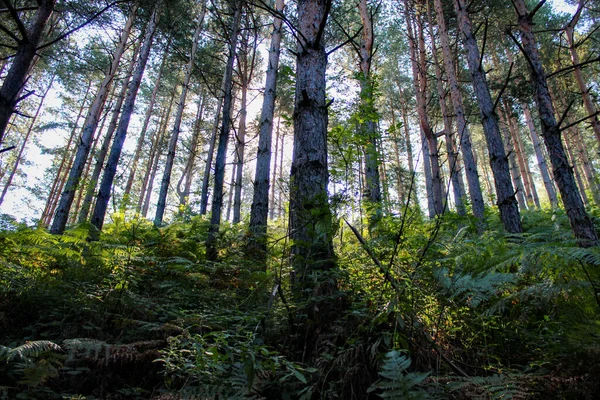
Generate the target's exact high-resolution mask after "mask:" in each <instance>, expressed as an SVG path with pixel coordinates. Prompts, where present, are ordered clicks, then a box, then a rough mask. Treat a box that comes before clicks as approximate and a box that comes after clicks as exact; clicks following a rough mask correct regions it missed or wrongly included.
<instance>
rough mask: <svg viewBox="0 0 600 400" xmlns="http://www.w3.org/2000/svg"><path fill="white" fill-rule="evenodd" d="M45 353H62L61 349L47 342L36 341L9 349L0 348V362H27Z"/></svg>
mask: <svg viewBox="0 0 600 400" xmlns="http://www.w3.org/2000/svg"><path fill="white" fill-rule="evenodd" d="M47 351H55V352H62V348H61V347H60V346H59V345H57V344H56V343H54V342H51V341H49V340H36V341H32V342H26V343H25V344H22V345H21V346H18V347H15V348H10V347H5V346H0V360H5V361H17V360H23V361H29V360H31V359H32V358H37V357H39V356H40V354H42V353H45V352H47Z"/></svg>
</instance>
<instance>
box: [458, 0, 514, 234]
mask: <svg viewBox="0 0 600 400" xmlns="http://www.w3.org/2000/svg"><path fill="white" fill-rule="evenodd" d="M454 9H455V10H456V14H457V16H458V21H459V27H460V31H461V33H462V38H463V43H464V46H465V49H466V52H467V62H468V64H469V71H470V73H471V78H472V80H473V89H474V91H475V95H476V96H477V103H478V105H479V112H480V116H481V123H482V124H483V131H484V133H485V138H486V142H487V147H488V152H489V155H490V166H491V167H492V173H493V174H494V184H495V187H496V196H497V204H498V208H499V210H500V219H501V220H502V225H503V226H504V229H506V230H507V231H508V232H510V233H519V232H522V231H523V228H522V226H521V219H520V215H519V207H518V205H517V200H516V198H515V190H514V188H513V185H512V183H511V180H510V171H509V168H508V159H507V157H506V153H505V151H504V145H503V143H502V135H501V133H500V127H499V126H498V117H497V116H496V112H495V110H494V102H493V101H492V96H491V95H490V90H489V87H488V84H487V82H486V79H485V72H484V71H483V66H482V65H481V63H480V61H481V54H480V53H479V47H478V45H477V41H476V40H475V36H474V34H473V28H472V26H471V25H472V24H471V20H470V18H469V15H468V14H467V9H466V4H465V0H454Z"/></svg>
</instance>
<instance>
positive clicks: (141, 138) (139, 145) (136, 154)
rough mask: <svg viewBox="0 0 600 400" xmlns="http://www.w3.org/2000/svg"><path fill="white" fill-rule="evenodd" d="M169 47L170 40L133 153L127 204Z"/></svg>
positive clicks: (124, 193)
mask: <svg viewBox="0 0 600 400" xmlns="http://www.w3.org/2000/svg"><path fill="white" fill-rule="evenodd" d="M169 48H170V42H169V43H167V45H166V46H165V51H164V53H163V56H162V57H163V58H162V62H161V65H160V68H159V69H158V77H157V78H156V80H155V81H154V89H152V94H151V95H150V102H149V103H148V108H147V109H146V114H145V115H144V122H143V123H142V129H141V130H140V136H139V137H138V141H137V144H136V147H135V152H134V153H133V160H132V161H131V169H130V172H129V177H128V178H127V184H126V185H125V191H124V192H123V201H124V203H125V204H126V203H127V202H128V201H129V195H130V193H131V188H132V187H133V181H134V179H135V175H136V173H137V167H138V162H139V159H140V156H141V155H142V147H143V146H144V141H145V140H146V133H147V130H148V125H149V124H150V118H152V115H153V112H154V104H155V103H156V96H157V94H158V89H159V88H160V83H161V81H162V77H163V72H164V69H165V64H166V60H167V59H168V57H167V56H168V54H169V53H168V52H169ZM138 211H139V210H138Z"/></svg>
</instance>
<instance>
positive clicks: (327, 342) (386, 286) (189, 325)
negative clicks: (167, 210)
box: [0, 213, 600, 400]
mask: <svg viewBox="0 0 600 400" xmlns="http://www.w3.org/2000/svg"><path fill="white" fill-rule="evenodd" d="M452 218H453V217H452V216H450V217H448V220H447V221H445V222H444V223H443V224H438V226H437V227H435V226H433V225H431V224H427V223H422V222H418V223H414V224H413V225H411V228H410V229H408V230H406V231H405V232H404V233H403V236H402V237H403V239H402V241H403V242H402V246H401V248H400V250H399V251H397V253H396V255H395V259H396V261H395V266H394V267H393V270H392V271H393V274H394V276H395V279H396V284H395V285H394V286H395V287H393V285H391V284H390V280H389V279H387V280H386V278H385V277H384V276H383V275H382V273H381V271H380V269H379V268H378V267H377V266H376V265H375V263H374V261H373V259H372V258H371V257H369V255H368V254H367V253H366V252H365V249H364V248H363V247H362V246H361V245H360V244H359V242H358V241H357V240H356V238H355V237H354V236H353V235H352V232H350V231H349V230H347V229H346V230H341V231H340V232H338V237H337V241H336V246H338V249H337V254H338V256H339V260H338V265H339V271H336V273H335V274H336V275H335V276H334V277H333V278H334V279H335V281H336V282H338V290H337V291H336V292H335V293H329V294H327V295H322V296H321V297H320V298H315V297H314V296H313V297H311V298H309V299H308V300H306V299H305V300H299V298H298V297H297V296H295V295H294V293H293V291H292V289H291V288H290V285H289V273H290V271H289V270H288V268H287V266H286V262H285V260H286V257H285V256H284V254H286V244H285V241H280V242H278V243H276V244H274V246H273V248H272V259H269V260H268V264H269V268H268V270H267V271H264V265H256V264H255V263H254V264H253V263H250V262H248V261H247V260H246V258H245V257H244V253H243V246H241V245H240V244H241V243H243V240H244V235H245V233H244V229H243V227H226V229H225V230H224V233H223V235H222V237H221V243H220V245H221V248H222V249H223V251H222V252H221V261H220V262H218V263H210V262H207V261H206V260H205V259H204V248H203V242H204V239H205V232H206V227H207V222H206V221H205V220H204V219H201V218H193V219H192V220H191V221H188V222H185V223H184V222H181V223H175V224H172V225H170V226H168V227H166V228H162V229H160V230H158V229H154V228H152V227H151V226H150V225H149V224H148V223H145V222H141V221H131V222H127V223H125V222H122V221H121V222H120V223H115V224H112V225H109V226H108V227H107V229H106V231H105V235H104V236H103V238H102V240H101V241H100V242H95V243H93V242H92V243H90V242H88V241H87V240H86V230H85V227H79V228H75V229H72V230H70V231H68V232H67V233H66V234H65V235H63V236H62V237H58V236H52V235H49V234H48V233H46V232H45V231H43V230H37V229H30V228H27V227H22V226H21V227H19V226H12V227H10V228H9V229H6V230H3V231H2V232H0V398H1V399H13V398H14V399H156V400H158V399H161V400H167V399H179V398H190V399H191V398H197V399H217V398H219V399H234V398H244V399H248V398H254V399H313V398H314V399H369V398H373V399H376V398H381V397H384V398H397V399H403V398H438V399H446V398H448V399H470V398H481V399H488V398H489V399H507V398H515V399H522V398H523V399H524V398H539V399H547V398H557V399H595V398H598V397H597V396H598V393H600V357H599V356H600V343H599V337H600V336H599V335H600V318H599V314H600V313H599V310H600V307H599V305H598V303H597V299H596V297H595V292H594V290H595V289H596V286H595V285H596V282H597V281H598V280H597V278H596V276H597V275H598V271H600V268H598V267H599V266H600V252H599V251H598V250H597V249H579V248H577V247H576V246H574V245H573V240H572V239H570V240H568V237H569V232H568V230H566V229H565V226H564V224H565V221H563V220H562V219H561V218H562V216H560V215H559V216H558V217H556V216H555V217H554V219H553V218H552V216H549V215H543V214H541V213H539V214H530V215H527V216H526V217H525V218H524V223H525V224H526V226H527V225H528V226H529V232H530V233H528V234H527V235H524V236H523V237H521V238H519V239H518V240H516V239H515V238H514V237H511V236H507V235H504V234H502V233H498V232H494V231H490V232H486V233H484V234H483V235H481V236H479V235H477V234H475V233H473V234H471V233H470V231H469V229H470V228H469V226H468V224H465V225H464V228H463V229H460V230H458V231H457V230H456V228H455V226H456V225H455V224H456V222H457V220H456V218H458V217H456V218H455V219H452ZM490 218H491V220H492V221H493V216H491V217H490ZM463 222H464V221H463ZM467 223H468V221H467ZM492 223H493V222H492ZM382 225H383V227H382V229H381V232H380V233H379V236H377V237H376V238H373V239H370V240H369V242H368V245H369V246H371V247H372V248H373V249H376V252H375V255H374V257H376V258H379V259H381V260H389V259H390V258H391V255H392V253H393V251H394V250H393V249H394V248H395V247H398V246H394V240H396V239H395V235H393V234H392V233H393V232H394V231H395V230H397V229H398V226H400V221H397V220H393V219H390V220H389V221H384V222H382ZM534 227H535V228H534ZM274 229H275V232H277V233H278V234H281V237H284V236H285V235H284V234H283V231H282V230H281V228H277V227H275V228H274ZM278 229H279V230H278ZM386 229H387V232H386ZM434 230H436V233H435V235H433V234H432V232H434ZM432 238H433V239H432ZM425 247H428V248H429V250H428V252H427V254H426V255H422V249H423V248H425ZM386 265H390V264H386ZM319 279H323V277H320V278H319ZM325 279H332V277H331V276H329V277H325ZM325 305H334V306H333V308H332V309H333V310H335V311H336V314H335V315H331V314H330V318H329V320H327V321H319V320H318V319H315V318H314V317H312V316H311V315H313V314H314V312H315V310H317V311H316V312H317V313H318V308H319V307H323V306H325Z"/></svg>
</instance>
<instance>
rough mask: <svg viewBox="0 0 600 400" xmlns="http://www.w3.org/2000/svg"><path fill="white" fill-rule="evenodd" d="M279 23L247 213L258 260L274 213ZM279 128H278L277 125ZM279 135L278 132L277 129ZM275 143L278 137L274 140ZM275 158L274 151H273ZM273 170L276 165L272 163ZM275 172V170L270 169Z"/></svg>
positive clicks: (275, 29) (280, 3)
mask: <svg viewBox="0 0 600 400" xmlns="http://www.w3.org/2000/svg"><path fill="white" fill-rule="evenodd" d="M284 7H285V3H284V0H277V1H276V3H275V10H276V11H277V12H278V13H282V12H283V9H284ZM281 27H282V20H281V18H279V17H278V16H275V17H274V19H273V33H272V34H271V47H270V49H269V61H268V64H267V77H266V82H265V92H264V98H263V105H262V110H261V114H260V123H259V126H260V132H259V134H258V135H259V136H258V152H257V155H256V172H255V174H254V193H253V195H252V207H251V209H250V225H249V227H248V230H249V233H250V240H249V244H248V250H249V251H248V253H254V252H256V255H257V257H261V256H262V255H264V254H265V253H266V252H267V241H266V240H267V218H268V213H269V208H271V210H273V209H274V206H275V205H274V204H273V200H272V199H271V201H270V202H269V186H270V185H271V184H272V185H273V187H275V179H273V182H272V183H271V181H270V179H269V178H270V173H271V171H270V167H271V141H272V136H273V119H274V115H275V99H276V97H277V72H278V70H279V54H280V47H281V37H282V32H283V31H282V29H281ZM278 127H279V124H278ZM278 131H279V129H278ZM278 139H279V134H278V135H277V138H276V146H277V144H278V143H277V140H278ZM275 156H276V157H277V147H276V150H275ZM274 165H275V166H276V165H277V163H276V162H275V163H274ZM274 169H276V168H274Z"/></svg>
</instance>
